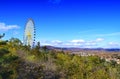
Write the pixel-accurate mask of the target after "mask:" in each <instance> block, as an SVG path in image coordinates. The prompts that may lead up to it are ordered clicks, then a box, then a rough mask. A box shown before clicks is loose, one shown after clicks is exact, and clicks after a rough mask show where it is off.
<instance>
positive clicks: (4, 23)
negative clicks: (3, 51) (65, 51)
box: [0, 0, 120, 48]
mask: <svg viewBox="0 0 120 79" xmlns="http://www.w3.org/2000/svg"><path fill="white" fill-rule="evenodd" d="M28 18H33V20H34V22H35V27H36V40H37V41H40V42H41V44H42V45H52V46H58V47H80V48H98V47H102V48H120V39H119V37H120V1H119V0H0V33H5V34H6V36H5V37H4V38H3V39H10V38H11V37H15V38H19V39H21V40H23V33H24V27H25V23H26V21H27V19H28Z"/></svg>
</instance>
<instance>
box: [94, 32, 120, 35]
mask: <svg viewBox="0 0 120 79" xmlns="http://www.w3.org/2000/svg"><path fill="white" fill-rule="evenodd" d="M118 35H120V32H113V33H108V34H95V35H94V36H118Z"/></svg>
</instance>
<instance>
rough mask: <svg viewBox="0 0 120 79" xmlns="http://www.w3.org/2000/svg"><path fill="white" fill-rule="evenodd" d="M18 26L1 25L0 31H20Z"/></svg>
mask: <svg viewBox="0 0 120 79" xmlns="http://www.w3.org/2000/svg"><path fill="white" fill-rule="evenodd" d="M19 28H20V27H19V26H18V25H6V24H5V23H0V30H3V31H8V30H12V29H19Z"/></svg>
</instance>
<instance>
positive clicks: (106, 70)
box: [0, 38, 120, 79]
mask: <svg viewBox="0 0 120 79" xmlns="http://www.w3.org/2000/svg"><path fill="white" fill-rule="evenodd" d="M1 45H2V46H1V47H0V79H120V65H119V64H117V63H116V62H115V61H111V62H106V61H105V60H104V59H100V57H98V56H78V55H71V54H66V53H64V51H56V50H48V49H47V47H46V46H44V47H41V48H40V43H38V44H37V46H36V47H34V48H30V47H29V46H24V45H22V43H21V41H20V40H19V39H17V38H11V39H10V40H9V41H8V42H7V43H6V44H1ZM113 56H114V57H119V56H118V55H113Z"/></svg>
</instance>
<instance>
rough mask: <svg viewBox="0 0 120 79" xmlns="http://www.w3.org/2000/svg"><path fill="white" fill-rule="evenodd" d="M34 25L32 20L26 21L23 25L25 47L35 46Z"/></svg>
mask: <svg viewBox="0 0 120 79" xmlns="http://www.w3.org/2000/svg"><path fill="white" fill-rule="evenodd" d="M35 35H36V33H35V24H34V21H33V19H31V18H30V19H28V21H27V22H26V25H25V30H24V38H23V42H24V44H25V45H30V46H31V47H34V45H35Z"/></svg>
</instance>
